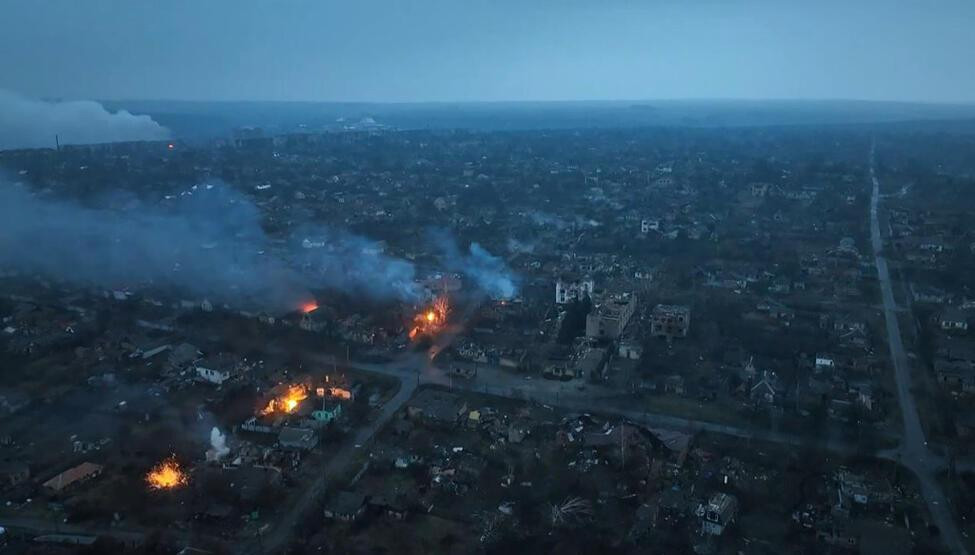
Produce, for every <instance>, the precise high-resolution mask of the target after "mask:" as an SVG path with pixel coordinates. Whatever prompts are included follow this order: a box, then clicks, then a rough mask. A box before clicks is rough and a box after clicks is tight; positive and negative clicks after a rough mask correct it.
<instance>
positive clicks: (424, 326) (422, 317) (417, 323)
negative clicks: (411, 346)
mask: <svg viewBox="0 0 975 555" xmlns="http://www.w3.org/2000/svg"><path fill="white" fill-rule="evenodd" d="M449 311H450V306H449V305H448V303H447V297H437V298H436V299H434V301H433V305H432V306H431V307H429V308H427V309H426V310H424V311H421V312H419V313H418V314H417V315H416V316H414V317H413V327H412V328H410V334H409V335H410V339H416V338H417V337H419V336H422V335H431V334H434V333H437V332H438V331H440V329H441V328H443V326H444V324H446V323H447V313H448V312H449Z"/></svg>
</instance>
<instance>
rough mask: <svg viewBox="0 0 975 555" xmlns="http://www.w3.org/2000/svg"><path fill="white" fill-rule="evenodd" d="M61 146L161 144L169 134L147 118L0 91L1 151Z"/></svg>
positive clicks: (92, 105)
mask: <svg viewBox="0 0 975 555" xmlns="http://www.w3.org/2000/svg"><path fill="white" fill-rule="evenodd" d="M55 135H58V136H59V138H60V141H61V143H62V144H91V143H112V142H119V141H143V140H163V139H167V138H169V131H168V130H167V129H166V128H165V127H162V126H161V125H159V124H158V123H156V122H155V121H153V120H152V118H150V117H149V116H144V115H133V114H130V113H129V112H127V111H125V110H121V111H118V112H114V113H112V112H109V111H108V110H106V109H105V108H104V107H103V106H102V105H101V104H99V103H98V102H94V101H91V100H72V101H66V102H46V101H43V100H34V99H30V98H25V97H23V96H20V95H18V94H15V93H12V92H10V91H5V90H2V89H0V150H6V149H13V148H40V147H54V144H55V143H54V136H55Z"/></svg>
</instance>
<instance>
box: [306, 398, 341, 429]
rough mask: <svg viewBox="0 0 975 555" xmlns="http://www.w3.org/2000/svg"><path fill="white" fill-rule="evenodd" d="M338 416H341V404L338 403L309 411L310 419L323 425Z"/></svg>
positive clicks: (336, 418)
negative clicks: (327, 407)
mask: <svg viewBox="0 0 975 555" xmlns="http://www.w3.org/2000/svg"><path fill="white" fill-rule="evenodd" d="M340 416H342V405H340V404H338V403H336V404H335V405H333V406H332V408H329V409H322V410H316V411H313V412H312V413H311V417H312V419H314V420H315V422H317V423H319V424H321V425H323V426H324V425H325V424H328V423H330V422H334V421H336V420H338V418H339V417H340Z"/></svg>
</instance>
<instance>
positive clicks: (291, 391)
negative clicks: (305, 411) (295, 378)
mask: <svg viewBox="0 0 975 555" xmlns="http://www.w3.org/2000/svg"><path fill="white" fill-rule="evenodd" d="M307 398H308V392H307V391H305V388H304V387H302V386H300V385H289V386H288V390H287V391H285V392H284V394H282V395H280V396H279V397H275V398H274V399H271V400H270V401H268V403H267V406H266V407H264V410H262V411H261V416H267V415H269V414H272V413H275V412H283V413H285V414H290V413H292V412H294V411H295V409H297V408H298V405H299V404H300V403H301V402H302V401H304V400H305V399H307Z"/></svg>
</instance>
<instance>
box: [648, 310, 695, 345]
mask: <svg viewBox="0 0 975 555" xmlns="http://www.w3.org/2000/svg"><path fill="white" fill-rule="evenodd" d="M690 326H691V309H690V308H688V307H686V306H678V305H664V304H658V305H657V306H656V307H654V309H653V314H652V315H651V317H650V335H652V336H654V337H665V338H667V339H668V340H671V339H674V338H675V337H687V332H688V330H689V329H690Z"/></svg>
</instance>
